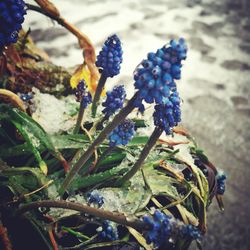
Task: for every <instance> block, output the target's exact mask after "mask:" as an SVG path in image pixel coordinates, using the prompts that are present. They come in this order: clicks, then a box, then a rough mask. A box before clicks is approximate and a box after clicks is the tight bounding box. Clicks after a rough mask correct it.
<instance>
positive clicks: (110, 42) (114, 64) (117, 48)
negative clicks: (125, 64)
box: [96, 35, 123, 77]
mask: <svg viewBox="0 0 250 250" xmlns="http://www.w3.org/2000/svg"><path fill="white" fill-rule="evenodd" d="M122 54H123V51H122V47H121V41H120V39H119V38H118V36H117V35H113V36H110V37H108V39H107V40H106V41H105V43H104V45H103V47H102V50H101V52H100V54H99V55H98V56H97V61H96V66H97V67H100V68H101V69H102V73H103V74H105V76H106V77H113V76H115V75H118V74H119V73H120V68H121V67H120V64H121V63H122Z"/></svg>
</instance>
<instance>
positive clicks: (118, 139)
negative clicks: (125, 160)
mask: <svg viewBox="0 0 250 250" xmlns="http://www.w3.org/2000/svg"><path fill="white" fill-rule="evenodd" d="M134 133H135V123H134V122H133V121H131V120H129V119H127V120H125V121H123V122H122V123H121V124H119V125H118V126H117V127H116V128H115V129H114V130H113V131H112V133H111V134H110V135H109V146H110V147H115V146H119V145H123V146H125V145H127V144H128V143H129V141H130V140H131V139H132V138H133V136H134Z"/></svg>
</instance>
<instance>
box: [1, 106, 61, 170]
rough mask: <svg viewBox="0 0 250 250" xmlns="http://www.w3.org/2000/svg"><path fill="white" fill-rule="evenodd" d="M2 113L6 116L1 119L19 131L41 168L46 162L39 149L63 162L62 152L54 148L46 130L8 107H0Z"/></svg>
mask: <svg viewBox="0 0 250 250" xmlns="http://www.w3.org/2000/svg"><path fill="white" fill-rule="evenodd" d="M0 112H1V113H3V114H5V115H4V116H0V119H5V120H7V121H9V122H11V123H12V124H14V126H15V127H16V128H17V129H18V131H19V132H20V133H21V134H22V136H23V138H24V139H25V141H26V142H27V145H28V148H29V150H30V151H31V152H32V153H33V154H34V156H35V158H36V160H37V161H38V163H39V165H40V166H44V162H43V160H42V158H41V156H40V152H39V148H41V147H45V148H46V149H47V150H49V151H50V153H51V154H52V155H54V156H55V157H56V158H57V159H58V160H61V154H60V152H59V151H58V150H57V149H56V148H55V147H54V145H53V143H52V141H51V140H50V137H49V136H48V135H47V133H46V132H45V131H44V129H43V128H42V127H41V126H40V125H39V124H38V123H37V122H36V121H34V120H33V119H32V118H31V117H30V116H29V115H27V114H26V113H24V112H22V111H20V110H18V109H16V108H12V107H10V106H7V105H4V104H2V105H0Z"/></svg>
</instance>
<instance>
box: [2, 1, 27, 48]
mask: <svg viewBox="0 0 250 250" xmlns="http://www.w3.org/2000/svg"><path fill="white" fill-rule="evenodd" d="M24 8H25V3H24V1H23V0H3V1H1V2H0V23H1V25H0V50H1V49H2V48H3V47H4V46H6V45H9V44H10V43H15V42H16V41H17V39H18V33H19V31H20V29H21V28H22V23H23V21H24V15H25V14H26V11H25V9H24Z"/></svg>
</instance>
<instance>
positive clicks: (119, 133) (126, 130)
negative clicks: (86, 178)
mask: <svg viewBox="0 0 250 250" xmlns="http://www.w3.org/2000/svg"><path fill="white" fill-rule="evenodd" d="M134 133H135V123H134V122H133V121H131V120H129V119H126V120H125V121H123V122H122V123H120V124H119V125H118V126H117V127H116V128H115V129H114V130H113V131H112V132H111V133H110V134H109V136H108V139H109V147H108V148H107V149H106V150H105V151H104V152H103V153H102V155H101V157H100V158H99V159H98V162H97V163H96V165H95V171H96V169H97V168H98V166H99V163H100V162H101V161H102V160H103V159H104V158H105V157H107V155H109V154H110V153H111V152H112V150H113V149H114V147H116V146H120V145H123V146H125V145H127V144H128V143H129V141H130V140H131V139H132V138H133V136H134ZM91 171H92V169H91Z"/></svg>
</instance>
